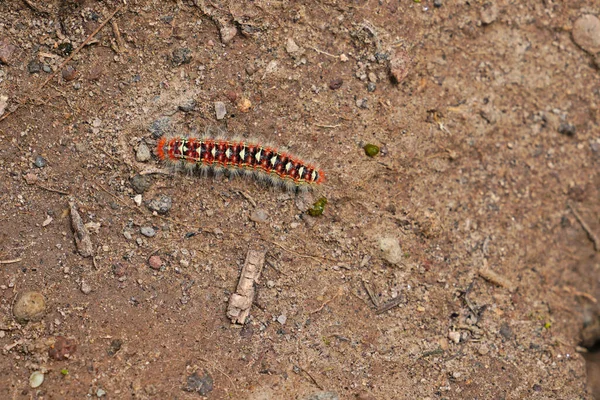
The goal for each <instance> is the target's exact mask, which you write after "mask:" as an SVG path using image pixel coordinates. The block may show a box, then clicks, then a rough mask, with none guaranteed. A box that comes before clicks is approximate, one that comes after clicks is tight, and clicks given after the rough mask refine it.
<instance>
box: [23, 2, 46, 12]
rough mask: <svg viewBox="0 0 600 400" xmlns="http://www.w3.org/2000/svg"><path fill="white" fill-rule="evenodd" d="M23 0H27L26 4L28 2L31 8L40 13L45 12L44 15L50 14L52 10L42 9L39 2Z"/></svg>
mask: <svg viewBox="0 0 600 400" xmlns="http://www.w3.org/2000/svg"><path fill="white" fill-rule="evenodd" d="M23 1H24V2H25V4H27V6H29V8H31V9H32V10H33V11H35V12H36V13H40V14H43V15H48V14H50V12H48V11H46V10H44V9H42V8H41V7H40V6H38V5H37V4H35V3H34V2H32V1H31V0H23Z"/></svg>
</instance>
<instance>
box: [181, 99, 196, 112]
mask: <svg viewBox="0 0 600 400" xmlns="http://www.w3.org/2000/svg"><path fill="white" fill-rule="evenodd" d="M196 105H197V103H196V100H194V99H188V100H186V101H184V102H183V103H182V104H180V105H179V107H178V108H179V110H180V111H183V112H185V113H189V112H192V111H194V110H195V109H196Z"/></svg>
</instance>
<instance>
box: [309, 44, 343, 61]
mask: <svg viewBox="0 0 600 400" xmlns="http://www.w3.org/2000/svg"><path fill="white" fill-rule="evenodd" d="M309 47H310V48H311V49H313V50H314V51H316V52H317V53H320V54H325V55H326V56H329V57H333V58H340V56H336V55H334V54H331V53H328V52H326V51H323V50H319V49H317V48H316V47H313V46H309Z"/></svg>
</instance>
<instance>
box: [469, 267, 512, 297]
mask: <svg viewBox="0 0 600 400" xmlns="http://www.w3.org/2000/svg"><path fill="white" fill-rule="evenodd" d="M477 273H478V274H479V276H481V277H482V278H483V279H485V280H486V281H488V282H491V283H493V284H494V285H498V286H502V287H504V288H506V289H508V291H509V292H513V291H514V290H515V289H516V287H515V285H514V284H513V283H512V282H511V281H510V280H508V279H507V278H505V277H503V276H502V275H500V274H498V273H496V272H494V271H492V270H491V269H489V268H488V267H487V265H486V266H483V267H481V268H480V269H479V271H477Z"/></svg>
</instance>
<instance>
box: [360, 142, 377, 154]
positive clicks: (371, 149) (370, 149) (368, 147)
mask: <svg viewBox="0 0 600 400" xmlns="http://www.w3.org/2000/svg"><path fill="white" fill-rule="evenodd" d="M363 149H364V150H365V154H366V155H368V156H369V157H375V156H376V155H377V154H379V147H378V146H375V145H374V144H371V143H367V144H365V147H363Z"/></svg>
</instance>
